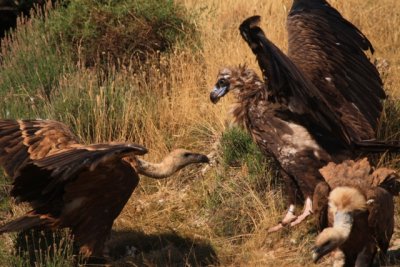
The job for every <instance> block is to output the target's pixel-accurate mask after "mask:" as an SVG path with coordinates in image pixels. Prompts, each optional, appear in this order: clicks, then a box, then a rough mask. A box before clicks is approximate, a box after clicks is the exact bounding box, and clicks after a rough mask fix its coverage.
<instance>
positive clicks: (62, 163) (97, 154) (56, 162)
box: [11, 144, 147, 205]
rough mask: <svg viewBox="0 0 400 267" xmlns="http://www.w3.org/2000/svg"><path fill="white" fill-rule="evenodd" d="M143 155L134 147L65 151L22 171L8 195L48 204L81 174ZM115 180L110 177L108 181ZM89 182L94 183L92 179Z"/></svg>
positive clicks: (117, 146) (100, 145) (105, 145)
mask: <svg viewBox="0 0 400 267" xmlns="http://www.w3.org/2000/svg"><path fill="white" fill-rule="evenodd" d="M145 153H147V149H146V148H144V147H142V146H139V145H136V144H97V145H89V146H79V147H73V148H68V149H64V150H61V151H60V152H58V153H56V154H52V155H50V156H47V157H44V158H41V159H38V160H34V161H32V162H31V163H30V164H27V165H26V166H25V167H24V168H22V169H21V170H20V171H19V172H18V174H17V175H16V176H15V177H14V187H13V189H12V190H11V195H12V196H14V197H17V198H18V199H19V200H20V201H28V202H35V203H37V204H38V205H40V203H41V202H42V201H41V200H42V199H43V201H44V202H46V201H48V199H47V198H48V197H52V196H53V194H54V193H55V192H58V191H57V190H58V189H59V188H63V187H64V185H66V184H67V183H69V182H72V181H74V180H76V179H77V177H80V176H81V173H83V172H94V171H95V170H96V169H97V168H104V166H109V169H110V170H112V169H113V168H112V166H113V165H115V164H119V162H120V161H121V159H122V158H123V157H126V156H130V155H143V154H145ZM114 177H115V176H114V175H110V177H109V179H110V180H112V179H114ZM92 182H93V183H96V182H97V181H96V179H95V177H94V179H93V181H92ZM31 186H32V187H34V188H35V189H34V190H33V188H32V187H31Z"/></svg>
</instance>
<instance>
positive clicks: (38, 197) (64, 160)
mask: <svg viewBox="0 0 400 267" xmlns="http://www.w3.org/2000/svg"><path fill="white" fill-rule="evenodd" d="M145 153H147V149H146V148H144V147H142V146H140V145H136V144H129V143H106V144H92V145H83V144H80V143H79V141H78V138H77V137H76V136H75V135H74V134H73V133H72V132H71V131H70V130H69V129H68V127H67V126H66V125H64V124H62V123H60V122H57V121H51V120H18V121H16V120H0V166H2V167H3V168H4V171H5V173H6V174H7V175H8V176H10V177H11V178H12V179H13V187H12V189H11V196H13V197H14V198H15V199H16V200H17V201H18V202H28V203H30V204H31V206H32V210H31V211H29V212H28V213H27V214H25V215H24V216H22V217H20V218H17V219H15V220H12V221H10V222H8V223H6V224H5V225H3V226H1V227H0V233H4V232H9V231H21V230H25V229H29V228H32V227H43V228H50V229H55V228H64V227H68V228H70V229H71V230H72V234H73V235H74V239H75V241H76V242H77V243H78V244H79V246H80V253H81V254H82V255H83V256H84V257H90V256H93V257H102V256H103V249H104V243H105V241H106V239H107V237H108V236H109V234H110V231H111V227H112V224H113V221H114V220H115V218H117V216H118V215H119V214H120V212H121V210H122V208H123V207H124V205H125V204H126V202H127V201H128V199H129V197H130V196H131V194H132V192H133V190H134V189H135V187H136V186H137V185H138V182H139V174H143V175H145V176H148V177H152V178H156V179H161V178H165V177H168V176H170V175H172V174H173V173H175V172H176V171H178V170H179V169H181V168H183V167H185V166H187V165H189V164H195V163H207V162H208V158H207V156H205V155H202V154H196V153H192V152H190V151H187V150H184V149H177V150H174V151H172V152H171V153H170V154H169V155H167V156H166V157H165V158H164V159H163V161H162V162H161V163H157V164H155V163H150V162H147V161H144V160H142V159H140V158H138V156H140V155H144V154H145Z"/></svg>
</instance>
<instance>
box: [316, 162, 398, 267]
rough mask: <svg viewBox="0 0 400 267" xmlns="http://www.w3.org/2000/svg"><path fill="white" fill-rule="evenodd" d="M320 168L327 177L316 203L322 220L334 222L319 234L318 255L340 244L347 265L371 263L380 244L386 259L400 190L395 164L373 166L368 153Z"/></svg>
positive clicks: (317, 241)
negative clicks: (374, 168)
mask: <svg viewBox="0 0 400 267" xmlns="http://www.w3.org/2000/svg"><path fill="white" fill-rule="evenodd" d="M320 171H321V174H322V175H323V177H324V178H325V180H326V182H321V183H320V184H318V185H317V187H316V188H315V193H314V203H315V208H314V209H315V211H316V213H317V216H318V218H319V220H320V224H321V225H322V226H323V227H324V226H325V224H326V222H328V224H329V225H330V226H331V227H328V228H325V229H324V230H323V231H322V232H321V233H320V234H319V235H318V237H317V239H316V241H315V248H314V250H313V260H314V261H315V262H317V261H318V260H319V259H320V258H321V257H323V256H324V255H326V254H328V253H330V252H331V251H334V250H336V249H340V250H341V251H342V252H343V254H344V266H371V265H372V263H373V260H374V257H375V254H376V252H377V247H379V249H380V251H381V253H382V254H381V256H382V257H381V259H382V260H384V256H385V254H386V252H387V250H388V247H389V242H390V239H391V237H392V234H393V229H394V218H393V217H394V204H393V196H397V195H398V194H399V191H400V177H399V176H398V175H397V174H396V173H395V171H394V170H391V169H387V168H379V169H376V170H373V168H371V166H370V165H369V163H368V160H367V159H366V158H364V159H362V160H359V161H356V162H354V161H352V160H346V161H344V162H343V163H341V164H335V163H329V164H328V165H327V166H325V167H323V168H322V169H321V170H320ZM328 195H329V199H328V198H327V196H328ZM328 207H329V208H328Z"/></svg>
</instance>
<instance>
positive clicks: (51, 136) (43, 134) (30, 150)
mask: <svg viewBox="0 0 400 267" xmlns="http://www.w3.org/2000/svg"><path fill="white" fill-rule="evenodd" d="M78 142H79V141H78V138H77V137H76V136H75V135H74V134H73V133H72V132H71V131H70V129H69V128H68V127H67V126H66V125H65V124H63V123H61V122H57V121H51V120H0V166H2V167H3V168H4V170H5V171H6V173H7V175H9V176H10V177H14V175H15V174H16V172H17V171H18V170H19V169H20V167H22V166H24V165H25V164H26V163H28V162H30V161H32V160H35V159H40V158H43V157H45V156H46V155H49V154H52V153H55V152H57V151H59V150H61V149H64V148H67V147H69V146H71V145H74V144H78Z"/></svg>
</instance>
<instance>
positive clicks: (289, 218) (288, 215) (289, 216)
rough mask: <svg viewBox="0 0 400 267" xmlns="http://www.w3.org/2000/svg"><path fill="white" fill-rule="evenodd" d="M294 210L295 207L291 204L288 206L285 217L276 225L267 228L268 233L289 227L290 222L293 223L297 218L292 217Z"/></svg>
mask: <svg viewBox="0 0 400 267" xmlns="http://www.w3.org/2000/svg"><path fill="white" fill-rule="evenodd" d="M294 208H295V206H294V205H293V204H291V205H290V206H289V210H288V212H287V213H286V215H285V217H284V218H283V220H282V221H280V222H279V224H278V225H276V226H274V227H271V228H269V229H268V233H272V232H276V231H279V230H280V229H282V228H283V227H285V226H288V225H290V223H291V222H293V221H295V220H296V219H297V216H296V215H294Z"/></svg>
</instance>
